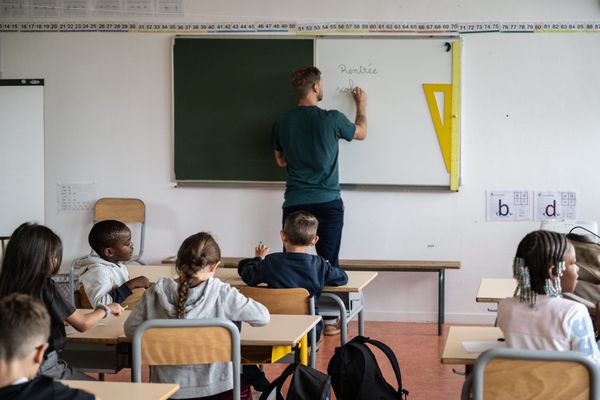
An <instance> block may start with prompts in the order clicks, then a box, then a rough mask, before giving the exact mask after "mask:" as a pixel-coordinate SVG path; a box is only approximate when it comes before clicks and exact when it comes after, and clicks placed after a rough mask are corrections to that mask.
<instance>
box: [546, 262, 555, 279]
mask: <svg viewBox="0 0 600 400" xmlns="http://www.w3.org/2000/svg"><path fill="white" fill-rule="evenodd" d="M548 276H549V277H550V278H556V266H554V264H552V265H550V267H548Z"/></svg>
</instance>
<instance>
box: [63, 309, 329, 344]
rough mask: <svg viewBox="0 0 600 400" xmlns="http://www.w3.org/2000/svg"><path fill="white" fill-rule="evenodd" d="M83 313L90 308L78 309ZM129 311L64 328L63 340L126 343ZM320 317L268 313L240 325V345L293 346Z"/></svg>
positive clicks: (128, 340) (128, 339)
mask: <svg viewBox="0 0 600 400" xmlns="http://www.w3.org/2000/svg"><path fill="white" fill-rule="evenodd" d="M78 311H81V312H83V313H85V312H89V311H90V310H78ZM130 313H131V311H129V310H125V311H124V312H123V313H122V314H121V315H120V316H118V317H112V316H110V317H108V318H106V319H103V320H102V321H101V322H100V323H98V324H97V325H96V326H94V327H93V328H91V329H90V330H88V331H86V332H76V331H74V329H73V328H69V329H68V330H67V339H68V341H69V342H72V343H106V344H117V343H120V342H130V341H131V339H130V338H127V337H126V336H125V333H124V331H123V325H124V323H125V320H126V319H127V317H128V316H129V314H130ZM320 320H321V317H320V316H318V315H283V314H272V315H271V321H270V322H269V324H267V325H265V326H250V325H249V324H247V323H245V322H244V323H243V324H242V333H241V335H240V340H241V344H242V346H265V347H267V346H271V347H272V346H294V345H296V344H297V343H298V342H299V341H300V339H302V337H303V336H304V335H306V334H307V333H308V332H309V331H310V330H311V329H312V328H313V326H315V325H316V324H317V323H318V322H319V321H320Z"/></svg>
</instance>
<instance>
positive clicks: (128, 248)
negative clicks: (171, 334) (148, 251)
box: [75, 220, 150, 307]
mask: <svg viewBox="0 0 600 400" xmlns="http://www.w3.org/2000/svg"><path fill="white" fill-rule="evenodd" d="M88 241H89V243H90V247H91V248H92V249H93V250H94V251H95V252H96V254H97V256H96V255H89V256H87V257H84V258H82V259H80V260H78V261H77V263H76V264H75V266H76V267H77V268H78V269H79V284H80V286H83V289H84V290H85V294H86V295H87V297H88V300H89V302H90V303H91V305H92V307H98V305H99V304H105V305H108V304H111V303H122V302H123V301H125V299H127V297H129V296H131V294H132V293H133V290H134V289H137V288H144V289H145V288H148V287H149V286H150V281H149V280H148V278H146V277H145V276H138V277H137V278H134V279H129V272H128V271H127V266H126V265H125V264H124V262H126V261H129V260H130V259H131V255H132V254H133V243H132V241H131V231H130V230H129V228H128V227H127V225H125V224H124V223H122V222H120V221H115V220H105V221H100V222H97V223H96V224H95V225H94V226H93V227H92V229H91V230H90V234H89V236H88Z"/></svg>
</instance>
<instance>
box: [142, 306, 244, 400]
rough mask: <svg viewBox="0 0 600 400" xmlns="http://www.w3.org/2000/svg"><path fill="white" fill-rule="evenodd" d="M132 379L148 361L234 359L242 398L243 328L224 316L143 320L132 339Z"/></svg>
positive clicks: (181, 362)
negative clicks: (241, 335) (240, 330)
mask: <svg viewBox="0 0 600 400" xmlns="http://www.w3.org/2000/svg"><path fill="white" fill-rule="evenodd" d="M132 353H133V355H132V369H133V381H134V382H141V381H142V371H141V369H142V363H143V364H147V365H193V364H210V363H217V362H229V361H231V362H232V363H233V398H234V400H239V399H240V380H241V377H240V373H241V350H240V332H239V330H238V328H237V327H236V326H235V324H234V323H233V322H231V321H229V320H227V319H223V318H207V319H154V320H148V321H146V322H144V323H142V324H141V325H140V326H138V328H137V329H136V331H135V334H134V336H133V343H132Z"/></svg>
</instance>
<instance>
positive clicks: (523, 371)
mask: <svg viewBox="0 0 600 400" xmlns="http://www.w3.org/2000/svg"><path fill="white" fill-rule="evenodd" d="M472 373H473V399H475V400H482V399H483V398H485V399H486V400H494V399H570V400H575V399H586V400H587V399H593V400H597V399H600V390H599V388H598V384H599V382H600V380H599V379H600V370H599V369H598V366H597V365H596V364H595V362H594V361H593V360H591V359H590V358H589V357H586V356H584V355H583V354H582V353H579V352H576V351H542V350H520V349H504V348H498V349H492V350H488V351H486V352H484V353H482V354H481V355H480V356H479V357H478V358H477V361H476V362H475V367H474V369H473V372H472Z"/></svg>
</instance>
